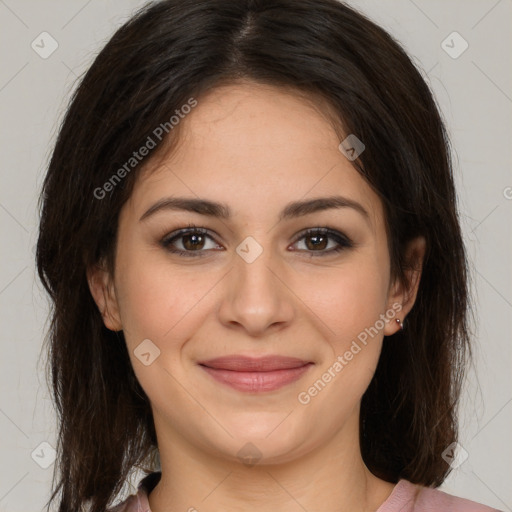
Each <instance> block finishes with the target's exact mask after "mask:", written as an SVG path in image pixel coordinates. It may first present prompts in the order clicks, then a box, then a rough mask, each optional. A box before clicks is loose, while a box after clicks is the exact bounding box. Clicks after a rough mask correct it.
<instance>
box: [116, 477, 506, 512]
mask: <svg viewBox="0 0 512 512" xmlns="http://www.w3.org/2000/svg"><path fill="white" fill-rule="evenodd" d="M153 475H155V476H153ZM156 475H159V473H152V474H151V475H148V476H147V477H146V479H147V480H146V479H142V481H141V482H140V484H139V488H138V492H137V494H132V495H131V496H129V497H128V498H127V499H126V500H125V501H123V502H122V503H121V504H119V505H117V506H116V507H114V508H111V509H109V510H108V511H107V512H151V509H150V508H149V502H148V494H149V493H150V492H151V491H152V490H153V488H154V487H155V486H156V484H157V483H158V480H159V478H156ZM144 480H146V481H144ZM375 512H502V511H499V510H498V509H496V508H491V507H487V506H486V505H481V504H480V503H476V502H475V501H470V500H466V499H464V498H458V497H457V496H452V495H451V494H447V493H445V492H443V491H440V490H438V489H432V488H430V487H423V486H420V485H416V484H413V483H411V482H409V481H408V480H403V479H402V480H399V482H398V483H397V484H396V485H395V487H394V488H393V491H392V492H391V494H390V495H389V496H388V498H387V500H386V501H385V502H384V503H383V504H382V505H381V506H380V507H379V508H378V510H376V511H375Z"/></svg>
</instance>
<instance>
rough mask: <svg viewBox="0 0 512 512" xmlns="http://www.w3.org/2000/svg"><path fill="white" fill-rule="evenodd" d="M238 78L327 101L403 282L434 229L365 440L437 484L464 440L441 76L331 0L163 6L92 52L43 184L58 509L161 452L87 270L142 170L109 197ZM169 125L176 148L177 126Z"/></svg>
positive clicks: (41, 262)
mask: <svg viewBox="0 0 512 512" xmlns="http://www.w3.org/2000/svg"><path fill="white" fill-rule="evenodd" d="M236 80H251V81H254V82H258V83H264V84H270V85H275V86H279V87H284V88H293V89H295V90H299V91H302V92H303V93H306V94H308V95H310V96H311V97H315V96H316V97H319V98H323V99H325V101H326V102H328V104H329V105H330V106H331V108H332V109H333V111H334V112H336V114H337V116H338V118H339V120H340V121H341V122H342V123H343V127H344V130H345V133H346V134H349V133H350V134H355V135H356V136H357V137H358V138H359V139H360V140H362V141H363V142H364V144H365V146H366V149H365V151H364V152H363V153H362V154H361V155H360V157H359V158H358V159H357V160H356V161H354V162H353V163H354V166H355V167H356V169H357V170H358V171H359V172H360V173H361V175H362V176H363V177H364V178H365V179H366V180H367V182H368V183H369V184H370V185H371V186H372V188H373V189H374V190H375V191H376V192H377V194H378V195H379V197H380V198H381V200H382V202H383V205H384V210H385V216H386V218H385V222H386V226H387V230H388V246H389V251H390V257H391V273H392V277H396V278H398V279H400V280H401V281H402V282H403V283H404V284H405V283H406V280H405V274H404V271H405V270H406V269H407V261H405V259H404V249H405V246H406V243H407V242H408V241H409V240H411V239H412V238H414V237H416V236H418V235H423V236H424V237H425V238H426V242H427V254H426V256H425V261H424V265H423V271H422V278H421V282H420V286H419V290H418V295H417V299H416V303H415V305H414V307H413V308H412V310H411V311H410V313H409V315H408V317H407V320H406V328H405V330H404V331H402V332H399V333H397V334H395V335H394V336H392V337H386V338H385V339H384V344H383V348H382V353H381V356H380V360H379V363H378V367H377V370H376V373H375V376H374V378H373V380H372V381H371V383H370V385H369V387H368V389H367V391H366V392H365V394H364V396H363V399H362V403H361V425H360V439H361V450H362V456H363V460H364V461H365V464H366V465H367V467H368V468H369V469H370V470H371V471H372V472H373V473H374V474H375V475H377V476H378V477H380V478H382V479H384V480H387V481H389V482H397V481H398V479H399V478H405V479H408V480H410V481H412V482H414V483H419V484H422V485H425V486H434V487H437V486H439V485H440V484H441V483H442V482H443V480H444V479H445V478H446V476H447V475H448V473H449V471H450V468H449V466H448V464H447V463H446V462H445V461H444V460H443V458H442V457H441V454H442V452H443V450H444V449H445V448H446V447H447V446H448V445H449V444H450V443H452V442H453V441H455V440H456V439H457V421H456V412H457V411H456V406H457V404H458V399H459V395H460V391H461V383H462V377H463V374H464V366H465V362H466V359H465V358H466V355H467V354H468V353H470V350H469V352H468V349H469V348H470V347H469V343H468V341H469V328H468V313H469V312H470V310H469V305H468V304H469V301H468V296H469V294H468V276H467V262H466V255H465V249H464V245H463V240H462V236H461V230H460V226H459V221H458V216H457V205H456V195H455V190H454V183H453V175H452V167H451V162H450V151H449V144H448V140H447V136H446V132H445V128H444V125H443V122H442V119H441V117H440V114H439V111H438V108H437V106H436V103H435V101H434V99H433V95H432V93H431V92H430V90H429V87H428V86H427V85H426V83H425V81H424V80H423V78H422V76H421V74H420V73H419V71H418V70H417V69H416V67H415V66H414V65H413V63H412V62H411V60H410V58H409V57H408V56H407V54H406V53H405V52H404V50H403V49H402V48H401V47H400V45H399V44H398V43H397V42H395V41H394V39H393V38H392V37H391V36H390V35H389V34H387V33H386V32H385V31H384V30H383V29H381V28H380V27H378V26H377V25H375V24H374V23H373V22H371V21H370V20H368V19H367V18H366V17H365V16H363V15H362V14H360V13H358V12H357V11H355V10H354V9H353V8H350V7H348V6H346V5H344V4H342V3H339V2H337V1H336V0H201V1H197V0H167V1H161V2H158V3H152V4H149V5H147V6H145V7H144V8H142V9H141V10H140V11H139V12H138V13H137V14H136V15H134V16H133V17H132V18H131V19H130V20H129V21H128V22H127V23H126V24H125V25H123V26H122V27H121V28H119V29H118V30H117V32H116V33H115V34H114V36H113V37H112V38H111V40H110V41H109V42H108V43H107V45H106V46H105V47H104V48H103V49H102V50H101V52H100V53H99V54H98V56H97V57H96V59H95V60H94V62H93V64H92V65H91V67H90V69H89V70H88V71H87V73H86V74H85V76H84V77H83V79H82V80H81V83H80V84H79V86H78V88H77V89H76V91H75V93H74V95H73V97H72V100H71V102H70V105H69V107H68V109H67V112H66V115H65V118H64V120H63V123H62V126H61V129H60V132H59V135H58V139H57V142H56V145H55V148H54V151H53V154H52V157H51V161H50V164H49V168H48V172H47V175H46V178H45V181H44V186H43V193H42V196H41V223H40V232H39V239H38V243H37V267H38V272H39V276H40V278H41V280H42V282H43V284H44V286H45V288H46V290H47V291H48V293H49V294H50V298H51V301H52V311H51V327H50V330H49V333H48V337H47V342H48V354H49V363H50V366H51V378H52V388H53V389H52V391H53V396H54V400H55V402H56V405H57V410H58V415H59V432H58V446H57V455H58V458H57V464H56V470H57V469H58V470H59V471H60V476H59V480H58V485H55V479H56V475H55V474H54V492H53V494H52V496H51V498H50V501H49V503H51V502H52V501H53V500H55V498H56V496H57V494H58V493H59V492H60V494H61V495H60V502H59V503H60V505H59V509H58V510H59V512H70V511H73V512H77V511H82V510H90V511H91V512H100V511H103V510H104V509H105V507H107V506H110V505H111V504H112V503H111V501H112V500H113V499H114V497H115V496H116V495H117V494H118V493H119V491H120V490H121V488H122V486H123V483H124V482H125V480H126V479H127V477H128V476H129V474H130V472H131V471H132V470H133V468H134V467H140V468H144V470H145V471H148V472H149V471H151V470H152V469H155V467H154V463H155V460H156V459H155V455H156V454H157V451H156V435H155V429H154V424H153V418H152V413H151V408H150V404H149V400H148V397H147V396H146V394H145V393H144V391H143V389H142V388H141V386H140V385H139V383H138V381H137V379H136V377H135V374H134V372H133V369H132V367H131V363H130V359H129V355H128V352H127V348H126V344H125V340H124V337H123V333H122V332H120V333H114V332H112V331H109V330H108V329H106V328H105V326H104V324H103V321H102V317H101V315H100V313H99V311H98V308H97V307H96V304H95V303H94V301H93V298H92V296H91V293H90V291H89V287H88V283H87V278H86V269H87V268H89V267H91V266H93V265H95V264H98V263H99V262H101V261H107V262H110V263H109V265H110V268H111V270H112V271H113V265H112V258H113V253H114V249H115V241H116V231H117V221H118V215H119V212H120V209H121V207H122V206H123V204H124V203H125V201H126V200H127V198H128V197H129V196H130V193H131V190H132V188H133V184H134V182H135V180H136V178H137V176H138V175H139V174H140V169H141V168H142V165H140V166H135V167H134V168H133V170H131V172H128V173H125V174H126V175H125V176H123V179H122V180H119V183H117V182H116V184H115V186H114V187H107V188H108V189H109V190H108V192H109V193H105V194H103V192H102V193H101V194H99V193H98V192H97V191H98V189H99V188H101V187H102V186H103V184H105V183H106V182H107V181H109V179H111V177H112V176H113V175H114V174H115V173H116V172H117V170H118V169H119V168H121V167H122V166H123V165H124V164H125V163H126V162H127V161H128V160H129V159H130V157H131V156H132V154H133V151H135V150H137V149H138V148H140V147H141V146H143V145H144V143H145V141H146V140H147V137H148V136H150V135H151V134H152V133H154V130H155V128H156V127H158V126H160V125H161V123H164V122H167V121H168V120H169V119H170V118H171V116H173V115H174V114H175V111H176V110H177V109H180V108H181V106H182V105H184V104H186V103H187V102H188V101H189V99H190V98H191V97H194V98H197V99H198V101H200V99H201V94H202V93H203V92H205V91H208V90H210V89H212V88H213V87H216V86H219V85H220V84H225V83H230V82H234V81H236ZM169 132H170V133H169V136H168V137H167V139H164V141H165V142H166V143H167V142H168V141H172V140H173V139H176V138H177V136H178V130H177V129H176V130H172V131H170V130H169ZM163 146H164V145H163V144H161V145H160V146H159V147H157V148H156V149H155V150H153V156H154V155H157V154H158V152H159V149H160V148H161V147H163ZM148 158H151V157H148ZM103 190H105V189H103ZM99 195H102V197H98V196H99ZM48 373H49V374H50V371H49V372H48ZM86 506H87V507H90V508H87V509H86V508H85V507H86Z"/></svg>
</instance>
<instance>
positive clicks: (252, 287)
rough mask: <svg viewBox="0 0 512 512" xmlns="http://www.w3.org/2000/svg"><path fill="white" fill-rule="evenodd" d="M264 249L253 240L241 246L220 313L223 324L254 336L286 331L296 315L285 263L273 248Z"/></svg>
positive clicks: (250, 239)
mask: <svg viewBox="0 0 512 512" xmlns="http://www.w3.org/2000/svg"><path fill="white" fill-rule="evenodd" d="M262 249H263V244H261V245H260V244H258V243H257V242H256V241H255V240H254V239H252V237H251V238H249V241H248V242H243V243H242V244H240V246H239V247H238V250H237V253H236V254H235V255H234V258H233V260H234V261H233V265H234V267H233V269H232V270H231V271H230V272H229V273H228V275H227V276H226V279H227V280H228V281H227V284H226V288H225V292H224V295H223V297H222V303H221V306H220V308H219V313H218V314H219V319H220V321H221V323H222V324H223V325H225V326H226V327H229V328H231V329H240V330H244V331H245V332H246V333H247V334H249V335H251V336H253V337H258V336H263V335H264V334H265V333H267V331H268V330H269V329H275V330H279V329H282V328H284V327H285V326H287V325H289V324H290V323H291V321H292V319H293V317H294V314H295V307H294V303H293V297H294V295H293V292H292V291H291V289H290V283H287V282H286V281H287V272H286V266H285V265H286V264H285V263H284V262H282V261H279V259H278V257H277V255H276V254H275V253H273V252H272V251H271V249H270V248H264V249H263V250H262ZM260 251H262V252H261V253H260ZM255 256H256V257H255Z"/></svg>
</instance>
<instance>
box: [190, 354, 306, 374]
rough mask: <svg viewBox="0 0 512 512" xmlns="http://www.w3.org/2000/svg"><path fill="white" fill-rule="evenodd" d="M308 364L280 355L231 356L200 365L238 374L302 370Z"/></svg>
mask: <svg viewBox="0 0 512 512" xmlns="http://www.w3.org/2000/svg"><path fill="white" fill-rule="evenodd" d="M308 363H310V361H304V360H303V359H298V358H296V357H286V356H278V355H274V356H264V357H247V356H242V355H230V356H224V357H216V358H215V359H208V360H207V361H200V362H199V364H200V365H203V366H208V367H209V368H215V369H218V370H219V369H221V370H233V371H238V372H271V371H273V370H286V369H290V368H300V367H301V366H305V365H306V364H308Z"/></svg>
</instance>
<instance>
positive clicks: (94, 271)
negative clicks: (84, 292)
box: [87, 265, 123, 331]
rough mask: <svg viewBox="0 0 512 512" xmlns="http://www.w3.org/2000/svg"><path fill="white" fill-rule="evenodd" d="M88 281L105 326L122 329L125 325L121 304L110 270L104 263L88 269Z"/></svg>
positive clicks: (112, 329) (114, 329)
mask: <svg viewBox="0 0 512 512" xmlns="http://www.w3.org/2000/svg"><path fill="white" fill-rule="evenodd" d="M87 282H88V284H89V290H90V291H91V295H92V296H93V299H94V302H96V305H97V306H98V309H99V310H100V313H101V316H102V318H103V323H104V324H105V327H106V328H107V329H110V330H111V331H121V330H122V329H123V326H122V324H121V317H120V315H119V306H118V304H117V299H116V294H115V289H114V283H113V280H112V279H111V276H110V274H109V272H107V270H106V269H105V268H104V266H103V265H96V266H94V267H91V268H89V269H88V270H87Z"/></svg>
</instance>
